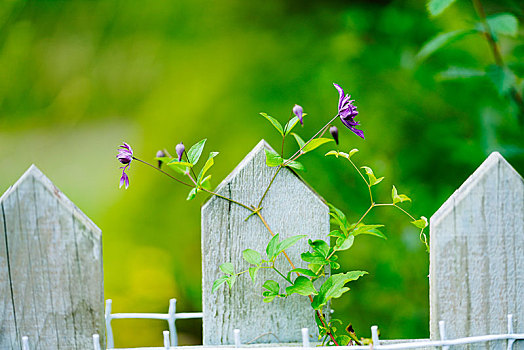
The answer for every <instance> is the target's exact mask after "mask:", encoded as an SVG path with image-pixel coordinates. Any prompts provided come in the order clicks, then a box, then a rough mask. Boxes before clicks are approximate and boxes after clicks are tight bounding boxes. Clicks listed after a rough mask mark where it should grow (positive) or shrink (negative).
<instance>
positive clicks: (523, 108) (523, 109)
mask: <svg viewBox="0 0 524 350" xmlns="http://www.w3.org/2000/svg"><path fill="white" fill-rule="evenodd" d="M472 2H473V7H474V8H475V12H476V13H477V16H479V18H480V21H481V22H482V26H483V27H484V37H485V38H486V41H487V42H488V44H489V47H490V49H491V53H492V54H493V58H494V60H495V63H496V65H497V66H499V67H502V68H505V67H506V64H505V63H504V59H503V58H502V55H501V53H500V48H499V46H498V44H497V42H496V41H495V38H493V35H492V32H491V28H490V26H489V24H488V21H487V19H486V12H485V11H484V7H483V6H482V3H481V2H480V0H472ZM510 96H511V97H512V98H513V101H515V103H516V104H517V106H518V107H519V109H520V123H521V125H522V124H524V100H523V98H522V95H521V94H520V92H519V91H518V90H517V89H516V88H515V87H514V86H512V87H511V94H510Z"/></svg>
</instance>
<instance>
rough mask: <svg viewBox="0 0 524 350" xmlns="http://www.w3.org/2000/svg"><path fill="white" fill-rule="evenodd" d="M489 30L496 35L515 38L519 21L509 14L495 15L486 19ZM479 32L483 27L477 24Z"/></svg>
mask: <svg viewBox="0 0 524 350" xmlns="http://www.w3.org/2000/svg"><path fill="white" fill-rule="evenodd" d="M486 21H487V22H488V26H489V28H490V29H491V30H492V31H493V32H495V33H496V34H501V35H508V36H511V37H516V36H517V34H518V31H519V21H518V19H517V17H515V16H514V15H512V14H511V13H497V14H494V15H491V16H488V17H487V18H486ZM478 27H480V29H481V31H484V26H482V25H481V24H480V23H479V26H478Z"/></svg>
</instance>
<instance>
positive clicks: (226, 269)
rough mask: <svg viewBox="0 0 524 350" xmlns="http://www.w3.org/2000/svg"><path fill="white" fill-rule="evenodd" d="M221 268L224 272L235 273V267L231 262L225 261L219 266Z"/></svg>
mask: <svg viewBox="0 0 524 350" xmlns="http://www.w3.org/2000/svg"><path fill="white" fill-rule="evenodd" d="M219 268H220V270H222V272H223V273H227V274H229V275H232V274H234V273H235V267H234V266H233V264H232V263H230V262H225V263H223V264H222V265H220V266H219Z"/></svg>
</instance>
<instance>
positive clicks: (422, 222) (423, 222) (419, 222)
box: [411, 216, 428, 229]
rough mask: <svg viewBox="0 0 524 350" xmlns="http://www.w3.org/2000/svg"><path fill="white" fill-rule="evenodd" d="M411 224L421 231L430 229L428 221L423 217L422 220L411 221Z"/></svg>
mask: <svg viewBox="0 0 524 350" xmlns="http://www.w3.org/2000/svg"><path fill="white" fill-rule="evenodd" d="M411 223H412V224H413V225H415V226H417V227H418V228H420V229H424V228H426V227H428V219H426V217H425V216H421V217H420V219H418V220H415V221H411Z"/></svg>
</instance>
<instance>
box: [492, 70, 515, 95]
mask: <svg viewBox="0 0 524 350" xmlns="http://www.w3.org/2000/svg"><path fill="white" fill-rule="evenodd" d="M486 75H487V76H488V77H489V78H490V79H491V82H492V83H493V85H495V88H496V89H497V91H498V93H499V94H500V95H501V96H504V95H505V94H506V93H508V92H509V91H510V90H511V88H512V87H514V86H515V83H516V81H517V78H516V77H515V74H514V73H513V72H512V71H511V70H510V69H509V68H507V67H500V66H497V65H495V64H493V65H490V66H488V68H487V69H486Z"/></svg>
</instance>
